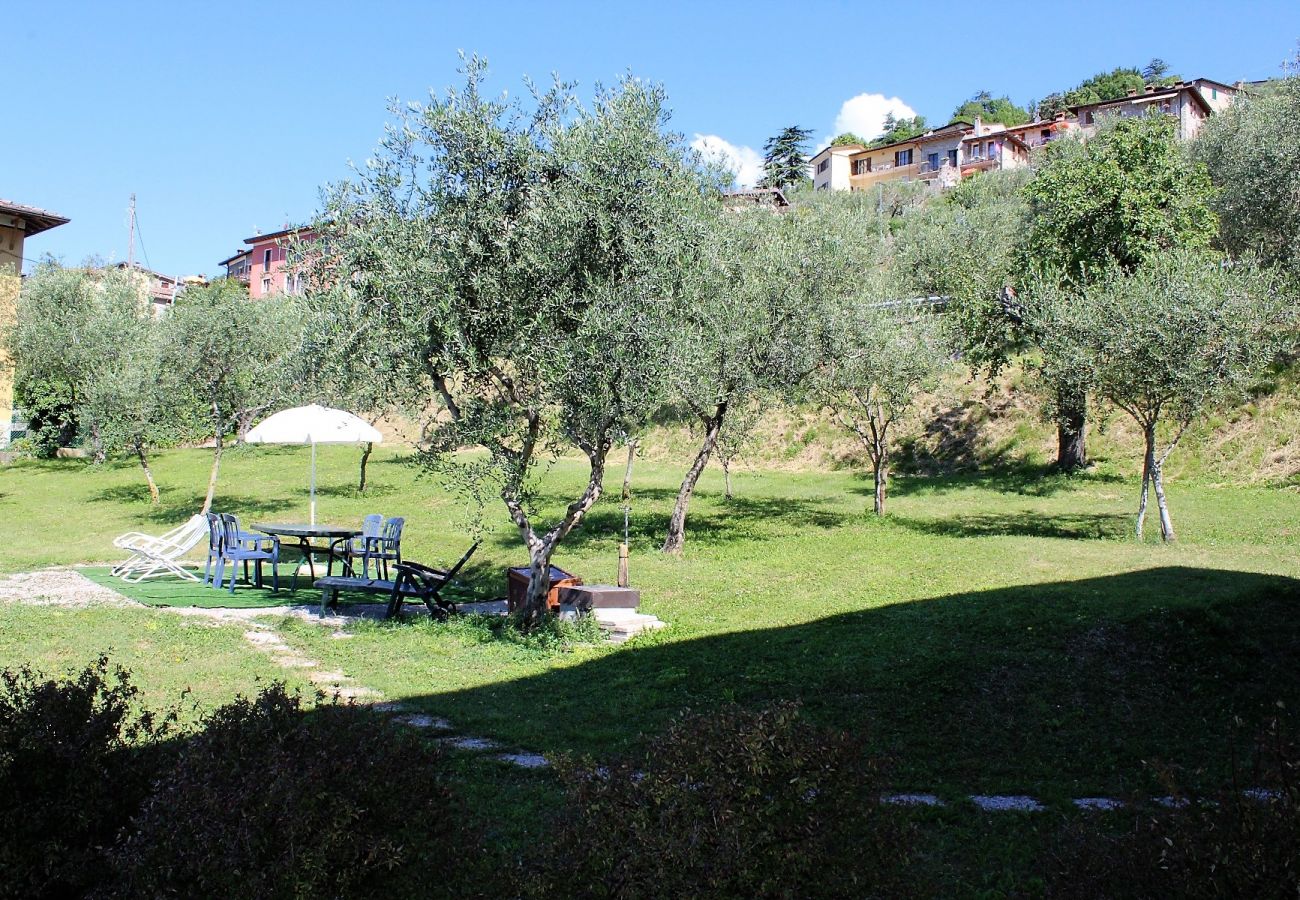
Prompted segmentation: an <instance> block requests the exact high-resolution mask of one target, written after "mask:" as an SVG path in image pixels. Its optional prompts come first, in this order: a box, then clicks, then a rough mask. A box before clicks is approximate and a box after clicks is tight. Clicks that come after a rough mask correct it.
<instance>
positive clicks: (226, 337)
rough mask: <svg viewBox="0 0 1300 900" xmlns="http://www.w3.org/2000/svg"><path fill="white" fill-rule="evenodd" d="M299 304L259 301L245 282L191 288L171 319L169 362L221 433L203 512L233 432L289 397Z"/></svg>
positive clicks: (165, 358)
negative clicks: (257, 412)
mask: <svg viewBox="0 0 1300 900" xmlns="http://www.w3.org/2000/svg"><path fill="white" fill-rule="evenodd" d="M297 334H298V325H297V315H296V312H295V309H294V306H293V304H292V301H291V300H290V299H289V298H286V297H280V296H272V297H268V298H264V299H260V300H253V299H251V298H250V297H249V296H248V289H247V288H246V287H245V286H244V285H242V284H240V283H239V282H237V281H230V280H226V279H221V280H218V281H214V282H213V283H212V284H210V285H207V286H204V287H194V288H190V289H189V290H187V291H186V292H185V295H184V298H183V300H182V301H181V302H178V303H177V304H176V305H175V306H174V307H173V308H172V310H171V312H170V314H169V315H168V316H167V317H166V318H165V319H163V334H162V338H161V340H162V349H161V351H160V358H161V364H162V366H163V368H164V369H165V370H166V371H167V372H168V374H169V377H170V378H171V379H173V382H174V384H175V385H176V388H175V391H174V399H175V400H176V401H177V402H185V403H189V404H191V405H192V406H193V407H195V408H196V409H198V410H202V413H201V414H200V415H201V416H202V417H203V418H205V419H206V422H207V430H208V432H209V433H211V435H212V437H213V451H212V470H211V472H210V474H209V476H208V489H207V494H206V495H205V496H204V499H203V509H202V512H205V513H206V512H208V511H209V510H210V509H212V499H213V497H214V495H215V494H216V490H217V475H218V473H219V472H220V469H221V455H222V452H223V451H224V449H225V443H226V435H228V434H230V433H231V432H232V431H235V430H237V429H238V428H239V426H240V423H241V422H246V421H248V419H249V418H250V411H252V410H257V409H266V408H269V407H270V406H272V405H273V404H274V403H275V402H276V401H277V400H279V399H280V398H281V397H283V396H285V395H286V389H287V387H288V384H287V378H286V376H287V375H288V374H289V373H290V372H291V369H289V368H288V366H287V361H288V359H289V357H290V355H291V354H292V353H293V352H294V350H295V348H296V346H297V344H298V337H297Z"/></svg>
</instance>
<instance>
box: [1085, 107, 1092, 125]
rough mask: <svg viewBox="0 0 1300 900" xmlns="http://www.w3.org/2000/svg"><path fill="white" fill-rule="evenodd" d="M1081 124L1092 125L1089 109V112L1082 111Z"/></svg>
mask: <svg viewBox="0 0 1300 900" xmlns="http://www.w3.org/2000/svg"><path fill="white" fill-rule="evenodd" d="M1083 124H1084V125H1091V124H1092V110H1090V109H1089V110H1085V111H1084V113H1083Z"/></svg>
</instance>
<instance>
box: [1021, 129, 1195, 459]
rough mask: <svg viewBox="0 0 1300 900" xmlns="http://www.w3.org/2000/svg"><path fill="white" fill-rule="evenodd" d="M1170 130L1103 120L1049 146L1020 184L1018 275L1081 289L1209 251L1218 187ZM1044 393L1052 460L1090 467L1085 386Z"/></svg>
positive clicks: (1071, 384) (1066, 383)
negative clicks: (1170, 258) (1052, 431)
mask: <svg viewBox="0 0 1300 900" xmlns="http://www.w3.org/2000/svg"><path fill="white" fill-rule="evenodd" d="M1176 129H1177V123H1176V122H1175V120H1174V119H1173V118H1172V117H1171V116H1166V115H1159V114H1151V115H1148V116H1143V117H1138V118H1121V119H1117V120H1114V121H1112V122H1109V123H1106V124H1105V125H1104V126H1103V127H1102V128H1101V129H1100V130H1099V131H1098V133H1097V134H1096V135H1095V136H1094V137H1092V138H1091V139H1090V140H1088V141H1087V142H1086V143H1084V142H1081V141H1078V140H1062V141H1054V142H1053V143H1051V144H1049V145H1048V146H1047V148H1046V150H1045V152H1044V154H1043V158H1042V161H1041V163H1040V164H1039V165H1038V167H1037V169H1036V171H1035V173H1034V177H1033V179H1032V180H1031V181H1030V182H1029V184H1028V186H1027V187H1026V196H1027V198H1028V201H1029V213H1028V223H1029V224H1028V229H1027V230H1026V233H1025V243H1024V248H1023V250H1024V258H1023V265H1022V269H1023V271H1026V272H1028V271H1040V272H1047V271H1050V272H1053V273H1055V274H1056V275H1057V276H1058V277H1059V278H1060V279H1061V280H1062V284H1063V286H1066V287H1069V288H1071V289H1074V290H1079V289H1082V288H1083V287H1085V286H1086V285H1087V283H1088V281H1089V280H1090V278H1092V277H1093V276H1094V275H1095V274H1098V273H1100V272H1103V271H1105V270H1107V269H1109V268H1111V267H1119V268H1120V269H1122V270H1125V271H1132V270H1133V269H1135V268H1137V267H1138V266H1140V265H1142V264H1143V263H1144V262H1145V261H1147V260H1149V259H1151V258H1153V257H1155V256H1157V255H1160V254H1164V253H1168V252H1170V251H1172V250H1176V249H1179V248H1186V249H1192V250H1196V249H1204V248H1207V247H1208V246H1209V245H1210V242H1211V241H1212V240H1213V239H1214V236H1215V232H1216V229H1217V225H1218V223H1217V220H1216V217H1215V214H1214V211H1213V210H1212V209H1211V207H1210V200H1211V197H1212V196H1213V194H1214V188H1213V186H1212V185H1211V183H1210V178H1209V176H1208V175H1207V174H1206V171H1205V167H1204V166H1202V165H1199V164H1197V163H1194V162H1192V161H1190V160H1189V159H1188V157H1187V154H1186V153H1185V152H1184V149H1183V148H1182V146H1181V145H1180V144H1179V143H1178V140H1177V137H1176ZM1031 337H1032V338H1033V339H1035V340H1036V339H1037V337H1038V336H1037V335H1033V336H1031ZM1058 368H1059V367H1058ZM1050 388H1051V391H1052V393H1053V395H1054V406H1055V408H1056V412H1057V417H1058V453H1057V463H1058V464H1059V465H1060V467H1061V468H1063V469H1067V470H1069V469H1075V468H1078V467H1080V466H1083V465H1085V464H1086V463H1087V442H1086V435H1087V401H1088V390H1087V386H1086V385H1085V384H1083V383H1082V382H1081V381H1080V380H1079V379H1078V378H1073V377H1071V378H1065V379H1064V380H1062V381H1061V382H1060V383H1058V384H1056V385H1053V386H1050Z"/></svg>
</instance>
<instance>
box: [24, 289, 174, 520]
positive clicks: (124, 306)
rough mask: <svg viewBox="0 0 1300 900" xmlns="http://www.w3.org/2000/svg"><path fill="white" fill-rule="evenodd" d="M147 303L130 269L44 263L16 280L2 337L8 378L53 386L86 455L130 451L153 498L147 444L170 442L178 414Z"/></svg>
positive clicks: (99, 456)
mask: <svg viewBox="0 0 1300 900" xmlns="http://www.w3.org/2000/svg"><path fill="white" fill-rule="evenodd" d="M151 310H152V305H151V304H150V302H149V300H148V297H147V296H146V295H145V293H144V292H143V290H142V289H141V285H140V282H139V280H138V279H135V278H133V277H132V276H131V274H130V273H127V272H123V271H120V270H118V269H104V268H94V267H83V268H64V267H62V266H60V265H57V264H54V263H44V264H42V265H41V266H39V267H38V268H37V270H36V271H35V272H34V273H33V274H32V275H31V277H29V278H28V279H26V282H25V284H24V285H23V290H22V293H21V295H20V298H19V304H18V311H17V317H16V321H15V324H14V327H13V328H12V329H11V330H10V332H9V334H8V338H7V342H8V349H9V351H10V354H11V356H12V358H13V359H14V361H15V365H16V367H17V369H18V375H19V379H18V380H19V381H23V382H31V381H35V380H39V381H41V382H42V383H44V384H46V385H48V386H57V389H58V390H60V391H61V392H62V393H63V394H64V395H65V396H66V397H67V398H68V400H69V406H70V409H71V412H72V414H73V416H74V417H75V419H76V421H77V422H78V423H79V425H80V428H81V429H82V431H83V432H85V434H86V437H87V439H88V440H89V442H90V444H91V448H92V452H93V454H94V458H95V460H96V461H97V462H102V461H103V460H104V459H105V458H106V457H107V456H108V455H109V454H112V453H118V452H129V453H131V454H132V455H134V456H135V457H136V459H137V460H138V461H139V463H140V467H141V470H142V471H143V473H144V477H145V482H146V483H147V485H148V487H149V495H150V498H151V499H152V501H153V502H154V503H157V502H158V496H159V495H158V486H157V484H156V483H155V482H154V479H153V473H152V471H151V470H150V467H149V459H148V451H149V449H150V448H152V447H156V446H158V445H159V444H160V443H166V442H168V441H171V440H174V439H175V437H176V431H177V428H178V423H179V419H180V416H179V410H177V409H176V408H174V407H171V406H168V405H167V404H166V403H165V397H164V393H165V387H164V385H165V383H166V373H165V372H164V371H163V369H162V367H161V365H160V358H159V352H158V351H159V330H160V327H159V324H158V323H157V321H156V320H155V319H154V318H153V317H152V315H151Z"/></svg>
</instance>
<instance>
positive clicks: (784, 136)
mask: <svg viewBox="0 0 1300 900" xmlns="http://www.w3.org/2000/svg"><path fill="white" fill-rule="evenodd" d="M811 136H812V129H811V128H800V127H799V126H797V125H791V126H790V127H788V128H783V129H782V130H781V133H780V134H778V135H776V136H775V137H770V138H768V139H767V143H765V144H764V145H763V184H762V186H763V187H774V188H784V187H786V186H788V185H791V184H801V183H803V182H805V181H807V180H808V154H807V152H806V150H805V147H806V146H807V144H808V139H809V138H810V137H811Z"/></svg>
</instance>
